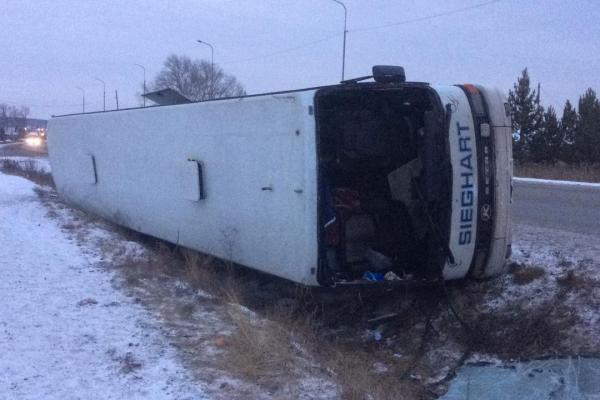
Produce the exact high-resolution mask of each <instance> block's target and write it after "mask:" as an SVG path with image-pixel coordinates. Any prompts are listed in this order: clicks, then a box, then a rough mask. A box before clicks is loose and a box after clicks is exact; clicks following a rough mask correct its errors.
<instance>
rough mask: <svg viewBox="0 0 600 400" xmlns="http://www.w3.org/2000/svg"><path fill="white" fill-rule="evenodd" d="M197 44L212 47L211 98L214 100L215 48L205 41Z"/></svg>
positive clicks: (199, 41)
mask: <svg viewBox="0 0 600 400" xmlns="http://www.w3.org/2000/svg"><path fill="white" fill-rule="evenodd" d="M197 42H198V43H200V44H204V45H206V46H208V47H210V98H212V97H213V95H214V89H215V48H214V47H213V45H212V44H210V43H207V42H205V41H203V40H200V39H198V40H197Z"/></svg>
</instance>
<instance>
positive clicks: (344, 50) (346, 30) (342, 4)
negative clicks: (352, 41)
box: [333, 0, 348, 80]
mask: <svg viewBox="0 0 600 400" xmlns="http://www.w3.org/2000/svg"><path fill="white" fill-rule="evenodd" d="M333 1H335V2H336V3H338V4H339V5H340V6H342V7H344V45H343V50H342V80H344V77H345V73H346V34H347V33H348V29H347V22H348V9H347V8H346V5H345V4H344V3H342V2H341V1H339V0H333Z"/></svg>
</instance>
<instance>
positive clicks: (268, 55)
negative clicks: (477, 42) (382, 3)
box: [223, 0, 503, 64]
mask: <svg viewBox="0 0 600 400" xmlns="http://www.w3.org/2000/svg"><path fill="white" fill-rule="evenodd" d="M501 1H503V0H492V1H486V2H483V3H478V4H474V5H472V6H468V7H462V8H456V9H454V10H448V11H444V12H440V13H435V14H429V15H424V16H422V17H416V18H410V19H405V20H402V21H397V22H391V23H389V24H385V25H378V26H367V27H364V28H358V29H351V30H348V33H361V32H368V31H374V30H378V29H386V28H392V27H395V26H401V25H407V24H412V23H415V22H421V21H427V20H431V19H435V18H441V17H447V16H450V15H454V14H459V13H463V12H467V11H471V10H475V9H478V8H482V7H487V6H490V5H492V4H496V3H499V2H501ZM340 36H342V34H341V33H339V34H333V35H329V36H325V37H323V38H321V39H318V40H314V41H311V42H307V43H303V44H301V45H298V46H295V47H290V48H287V49H282V50H278V51H275V52H272V53H266V54H262V55H259V56H255V57H249V58H243V59H239V60H231V61H224V62H223V64H238V63H243V62H247V61H255V60H262V59H265V58H271V57H275V56H278V55H281V54H286V53H291V52H294V51H297V50H302V49H304V48H306V47H310V46H314V45H315V44H319V43H322V42H325V41H328V40H331V39H334V38H338V37H340Z"/></svg>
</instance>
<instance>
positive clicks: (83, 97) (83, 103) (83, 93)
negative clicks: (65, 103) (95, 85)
mask: <svg viewBox="0 0 600 400" xmlns="http://www.w3.org/2000/svg"><path fill="white" fill-rule="evenodd" d="M75 89H78V90H80V91H81V96H82V102H81V104H82V107H83V112H84V113H85V90H83V89H82V88H80V87H79V86H75Z"/></svg>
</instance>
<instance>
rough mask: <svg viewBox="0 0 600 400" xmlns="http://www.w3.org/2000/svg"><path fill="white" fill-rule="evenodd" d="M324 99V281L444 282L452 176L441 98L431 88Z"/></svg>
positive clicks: (348, 92) (319, 102) (323, 95)
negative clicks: (430, 280)
mask: <svg viewBox="0 0 600 400" xmlns="http://www.w3.org/2000/svg"><path fill="white" fill-rule="evenodd" d="M315 100H316V101H315V104H316V121H317V154H318V170H319V175H318V176H319V184H318V187H319V218H318V219H319V255H320V256H319V258H320V262H319V274H318V277H319V281H320V282H321V283H328V284H337V283H344V282H356V281H381V280H403V279H406V278H410V277H414V278H420V279H435V278H437V277H439V275H440V273H441V269H442V268H443V266H444V264H445V262H446V260H447V257H448V246H447V243H448V235H449V230H450V212H451V210H450V205H451V199H450V195H451V193H450V192H451V188H450V182H451V175H450V173H451V168H450V159H449V150H448V137H447V132H448V127H447V122H446V121H447V117H446V111H445V109H444V107H442V105H441V102H440V100H439V98H438V97H437V95H436V94H435V92H434V91H433V90H432V89H431V88H430V87H429V86H428V85H426V84H403V85H379V84H377V83H375V84H350V85H342V86H340V87H337V88H332V89H323V90H321V91H319V92H317V94H316V99H315ZM450 257H451V256H450Z"/></svg>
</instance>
